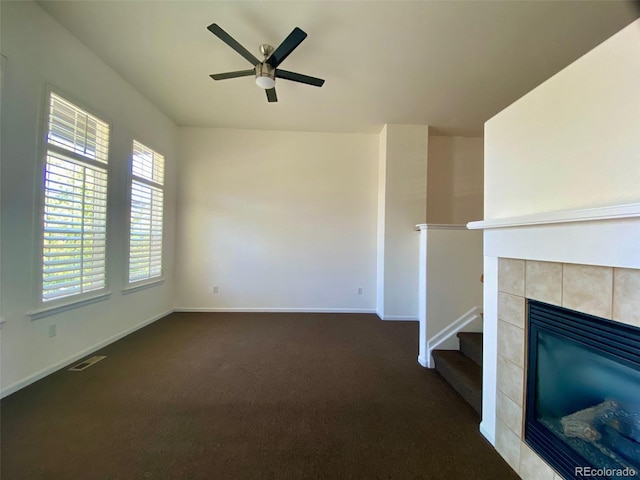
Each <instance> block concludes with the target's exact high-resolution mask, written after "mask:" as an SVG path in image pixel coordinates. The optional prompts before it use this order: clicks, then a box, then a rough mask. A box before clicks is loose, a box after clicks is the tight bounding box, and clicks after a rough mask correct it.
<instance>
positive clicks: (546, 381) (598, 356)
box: [524, 300, 640, 479]
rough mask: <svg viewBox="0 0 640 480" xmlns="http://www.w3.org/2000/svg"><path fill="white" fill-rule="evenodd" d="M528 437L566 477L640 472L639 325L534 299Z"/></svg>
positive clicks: (623, 475)
mask: <svg viewBox="0 0 640 480" xmlns="http://www.w3.org/2000/svg"><path fill="white" fill-rule="evenodd" d="M527 319H528V325H527V326H528V328H527V333H528V341H527V345H528V350H527V360H528V361H527V368H526V375H527V376H526V395H525V397H526V398H525V425H524V432H525V443H527V444H528V445H529V446H530V447H531V448H532V449H533V450H534V451H535V452H537V453H538V455H540V456H541V457H542V458H544V459H545V460H546V461H547V463H549V464H550V465H551V466H552V467H553V468H554V469H555V470H556V471H557V472H559V473H560V474H561V475H562V476H563V477H564V478H566V479H584V478H590V479H628V478H633V479H640V328H636V327H632V326H629V325H624V324H621V323H619V322H614V321H611V320H605V319H603V318H599V317H594V316H592V315H587V314H585V313H581V312H576V311H573V310H568V309H566V308H562V307H557V306H554V305H549V304H546V303H542V302H538V301H534V300H528V302H527Z"/></svg>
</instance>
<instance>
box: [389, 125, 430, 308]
mask: <svg viewBox="0 0 640 480" xmlns="http://www.w3.org/2000/svg"><path fill="white" fill-rule="evenodd" d="M380 137H381V139H380V148H381V151H380V155H379V162H380V165H379V169H380V172H381V177H382V175H384V183H383V182H382V181H381V182H380V183H379V191H378V195H380V196H381V197H380V198H381V200H380V201H379V202H378V292H379V295H380V294H382V295H384V298H383V299H378V310H377V312H378V315H379V316H380V318H382V319H383V320H418V275H419V273H418V270H419V268H418V262H419V248H420V247H419V240H420V235H419V234H418V233H417V232H416V225H418V224H423V223H424V222H425V221H426V217H427V154H428V150H427V149H428V145H429V127H428V126H426V125H385V126H384V128H383V129H382V131H381V132H380ZM382 172H383V173H382Z"/></svg>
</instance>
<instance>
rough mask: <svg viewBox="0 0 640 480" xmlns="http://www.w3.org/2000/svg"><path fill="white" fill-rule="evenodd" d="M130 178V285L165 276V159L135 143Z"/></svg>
mask: <svg viewBox="0 0 640 480" xmlns="http://www.w3.org/2000/svg"><path fill="white" fill-rule="evenodd" d="M131 177H132V179H131V224H130V227H129V282H130V283H131V282H137V281H140V280H148V279H150V278H154V277H159V276H161V275H162V220H163V212H164V209H163V202H164V157H163V156H162V155H160V154H159V153H157V152H154V151H153V150H151V149H149V148H147V147H145V146H144V145H142V144H141V143H139V142H137V141H135V140H134V142H133V154H132V156H131Z"/></svg>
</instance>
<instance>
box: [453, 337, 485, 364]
mask: <svg viewBox="0 0 640 480" xmlns="http://www.w3.org/2000/svg"><path fill="white" fill-rule="evenodd" d="M458 339H459V340H460V351H461V352H462V353H463V354H464V355H466V356H467V357H469V358H470V359H471V360H473V361H474V362H476V364H478V365H480V366H481V367H482V333H474V332H459V333H458Z"/></svg>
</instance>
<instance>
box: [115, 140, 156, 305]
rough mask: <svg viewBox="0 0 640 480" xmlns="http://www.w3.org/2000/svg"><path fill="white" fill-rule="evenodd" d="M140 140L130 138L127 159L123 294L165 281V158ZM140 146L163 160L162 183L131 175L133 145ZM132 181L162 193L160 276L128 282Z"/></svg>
mask: <svg viewBox="0 0 640 480" xmlns="http://www.w3.org/2000/svg"><path fill="white" fill-rule="evenodd" d="M139 138H141V136H140V135H136V136H135V137H133V138H130V142H129V159H128V168H127V220H126V221H127V225H126V235H127V238H126V252H125V255H124V260H125V265H124V283H123V285H124V287H123V289H122V293H123V294H125V295H126V294H129V293H133V292H137V291H139V290H143V289H146V288H150V287H154V286H157V285H161V284H163V283H164V281H165V278H166V277H165V251H166V249H165V239H166V238H167V232H166V191H167V189H166V165H167V156H166V155H165V154H164V153H162V152H161V151H160V150H159V149H156V148H155V146H150V143H147V142H143V141H141V140H138V139H139ZM136 143H137V144H139V145H141V146H142V147H143V148H145V149H147V150H150V151H151V152H153V153H154V155H160V156H161V157H162V159H163V178H162V183H161V184H160V183H158V182H154V181H152V180H148V179H144V178H143V177H140V176H138V175H135V174H134V173H133V155H134V149H135V144H136ZM151 145H152V144H151ZM134 181H136V182H138V183H142V184H143V185H145V186H149V187H152V188H157V189H159V190H160V191H161V192H162V229H161V231H162V243H161V246H160V249H161V250H160V262H161V263H160V275H156V276H153V277H149V278H141V279H138V280H133V281H131V280H130V273H129V267H130V259H131V226H132V225H131V214H132V207H133V205H132V197H133V183H134Z"/></svg>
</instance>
